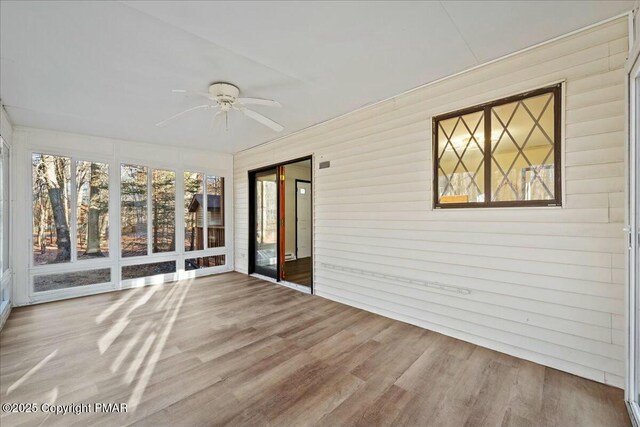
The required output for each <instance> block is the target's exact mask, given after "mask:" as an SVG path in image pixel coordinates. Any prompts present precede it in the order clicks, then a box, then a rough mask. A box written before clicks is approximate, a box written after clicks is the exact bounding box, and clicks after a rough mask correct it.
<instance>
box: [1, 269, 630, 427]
mask: <svg viewBox="0 0 640 427" xmlns="http://www.w3.org/2000/svg"><path fill="white" fill-rule="evenodd" d="M0 396H1V400H2V403H6V402H38V403H55V404H70V403H94V402H117V403H127V404H128V411H127V412H126V413H121V414H109V415H105V414H99V413H84V414H79V415H73V414H72V415H47V414H42V413H36V414H5V413H2V414H1V417H2V418H0V424H1V425H2V426H3V427H8V426H12V425H40V424H41V423H43V425H64V426H72V425H83V426H84V425H129V424H133V425H149V426H158V425H169V426H189V425H199V426H201V425H273V426H306V425H320V426H332V427H333V426H342V425H349V426H378V425H394V426H402V425H406V426H462V425H469V426H563V427H564V426H611V427H613V426H628V425H630V422H629V419H628V417H627V414H626V410H625V407H624V404H623V393H622V391H621V390H619V389H615V388H612V387H608V386H605V385H602V384H598V383H596V382H593V381H588V380H585V379H582V378H578V377H576V376H573V375H570V374H567V373H564V372H560V371H557V370H555V369H550V368H545V367H543V366H541V365H537V364H535V363H531V362H527V361H524V360H521V359H517V358H515V357H511V356H507V355H505V354H502V353H498V352H495V351H491V350H487V349H485V348H482V347H478V346H475V345H472V344H469V343H465V342H463V341H459V340H456V339H453V338H448V337H446V336H444V335H440V334H437V333H435V332H431V331H428V330H425V329H421V328H418V327H414V326H411V325H408V324H405V323H401V322H397V321H394V320H390V319H387V318H384V317H381V316H377V315H375V314H371V313H367V312H365V311H362V310H358V309H356V308H352V307H348V306H346V305H342V304H338V303H334V302H331V301H328V300H325V299H323V298H320V297H315V296H311V295H305V294H302V293H299V292H296V291H294V290H291V289H288V288H285V287H282V286H278V285H275V284H272V283H268V282H263V281H260V280H258V279H254V278H250V277H247V276H245V275H241V274H238V273H228V274H223V275H218V276H213V277H206V278H200V279H196V280H191V281H185V282H180V283H177V284H169V285H164V286H153V287H145V288H139V289H135V290H129V291H123V292H114V293H109V294H103V295H96V296H91V297H85V298H78V299H74V300H68V301H60V302H54V303H49V304H43V305H37V306H31V307H24V308H16V309H14V311H13V312H12V314H11V316H10V318H9V320H8V321H7V324H6V325H5V327H4V329H3V331H2V332H1V334H0Z"/></svg>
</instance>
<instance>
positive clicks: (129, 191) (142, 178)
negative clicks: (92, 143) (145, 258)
mask: <svg viewBox="0 0 640 427" xmlns="http://www.w3.org/2000/svg"><path fill="white" fill-rule="evenodd" d="M147 184H148V174H147V167H146V166H135V165H122V166H121V168H120V198H121V201H120V208H121V212H120V218H121V220H120V227H121V230H120V235H121V245H122V256H123V257H132V256H142V255H147V237H148V236H147V197H148V194H147V193H148V189H147Z"/></svg>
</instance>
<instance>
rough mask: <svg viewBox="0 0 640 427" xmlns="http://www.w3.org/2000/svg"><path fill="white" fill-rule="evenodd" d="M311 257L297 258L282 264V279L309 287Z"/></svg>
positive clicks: (311, 267)
mask: <svg viewBox="0 0 640 427" xmlns="http://www.w3.org/2000/svg"><path fill="white" fill-rule="evenodd" d="M312 269H313V266H312V265H311V257H307V258H299V259H297V260H295V261H287V262H285V263H284V274H285V275H284V278H285V280H286V281H287V282H292V283H297V284H298V285H303V286H309V287H311V270H312Z"/></svg>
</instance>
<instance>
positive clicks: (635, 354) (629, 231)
mask: <svg viewBox="0 0 640 427" xmlns="http://www.w3.org/2000/svg"><path fill="white" fill-rule="evenodd" d="M631 28H633V26H631ZM639 56H640V43H635V44H634V48H633V49H632V51H631V52H630V54H629V59H628V61H627V65H626V72H627V76H626V98H627V99H626V105H627V108H626V126H627V138H626V147H625V149H626V153H625V154H626V156H625V157H626V159H625V161H626V165H625V166H626V167H625V173H626V177H625V178H626V179H625V181H626V182H625V187H626V188H625V193H626V195H625V199H626V204H627V205H626V209H625V227H624V230H625V246H627V253H626V255H627V256H626V257H625V269H626V282H627V286H626V287H625V288H626V291H625V294H626V295H625V296H626V302H627V304H626V319H627V336H626V350H627V357H626V378H625V401H626V404H627V408H628V410H629V416H630V418H631V421H632V423H633V425H634V426H636V427H638V426H640V406H639V403H640V402H639V400H640V398H639V397H638V395H639V394H640V375H639V370H640V366H639V365H638V360H640V357H639V354H640V342H639V340H638V337H639V336H640V331H639V330H638V328H639V327H640V312H639V310H640V284H639V283H638V279H639V278H640V271H638V256H639V247H638V246H639V244H638V243H639V242H638V239H639V238H640V234H638V231H639V229H640V223H639V222H640V221H639V218H638V215H639V214H640V206H639V203H640V199H639V198H638V195H637V192H638V188H639V186H638V185H639V183H640V176H639V175H638V171H639V170H640V151H639V150H638V143H639V142H640V100H639V99H638V98H639V97H640V85H638V84H637V82H636V80H638V79H640V61H639Z"/></svg>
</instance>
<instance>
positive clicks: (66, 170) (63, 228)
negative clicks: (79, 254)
mask: <svg viewBox="0 0 640 427" xmlns="http://www.w3.org/2000/svg"><path fill="white" fill-rule="evenodd" d="M31 165H32V185H33V187H32V190H33V191H32V210H33V259H34V264H36V265H42V264H55V263H63V262H69V261H71V234H70V231H69V214H70V210H71V206H70V200H69V196H70V191H71V188H70V187H71V159H70V158H68V157H61V156H51V155H47V154H38V153H34V154H33V155H32V158H31Z"/></svg>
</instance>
